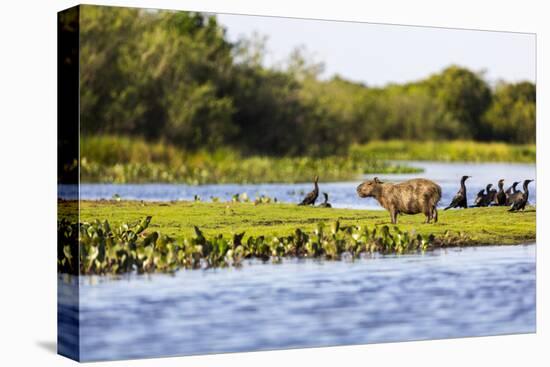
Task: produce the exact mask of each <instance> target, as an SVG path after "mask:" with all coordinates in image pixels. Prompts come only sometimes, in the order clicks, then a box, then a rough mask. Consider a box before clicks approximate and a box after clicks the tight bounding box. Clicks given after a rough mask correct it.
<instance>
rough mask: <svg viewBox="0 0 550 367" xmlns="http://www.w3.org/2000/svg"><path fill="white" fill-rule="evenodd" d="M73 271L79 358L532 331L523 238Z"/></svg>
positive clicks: (63, 309) (67, 308) (62, 305)
mask: <svg viewBox="0 0 550 367" xmlns="http://www.w3.org/2000/svg"><path fill="white" fill-rule="evenodd" d="M72 281H73V282H75V280H74V279H73V280H72ZM78 282H79V285H80V288H79V293H80V336H81V351H80V353H81V354H80V356H81V360H83V361H92V360H106V359H126V358H142V357H154V356H171V355H190V354H204V353H220V352H240V351H256V350H266V349H279V348H298V347H318V346H333V345H345V344H364V343H380V342H394V341H410V340H423V339H438V338H456V337H466V336H482V335H485V336H487V335H499V334H512V333H532V332H535V313H536V312H535V311H536V304H535V298H536V297H535V288H536V282H535V245H520V246H504V247H476V248H464V249H447V250H437V251H433V252H429V253H425V254H412V255H401V256H396V255H392V256H380V255H378V256H373V257H371V258H366V259H361V260H358V261H355V262H345V261H332V262H320V261H314V260H285V261H284V262H283V263H282V264H271V263H267V264H261V263H258V262H250V263H245V264H244V266H243V267H242V268H240V269H235V268H229V269H210V270H182V271H179V272H177V273H176V274H175V275H162V274H156V275H141V276H138V275H128V276H123V277H121V278H118V279H115V278H111V277H104V276H101V277H98V276H82V277H80V280H79V281H78ZM70 287H71V286H70V282H69V283H68V282H67V280H63V278H62V277H60V279H59V294H60V299H59V314H60V317H59V328H60V331H61V332H64V331H67V330H70V325H68V324H66V321H67V320H69V317H70V316H71V315H74V307H72V305H71V302H70V300H71V299H70V298H64V297H63V295H64V294H69V293H70V292H67V289H66V288H70ZM61 347H63V346H61Z"/></svg>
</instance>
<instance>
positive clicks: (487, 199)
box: [474, 184, 496, 206]
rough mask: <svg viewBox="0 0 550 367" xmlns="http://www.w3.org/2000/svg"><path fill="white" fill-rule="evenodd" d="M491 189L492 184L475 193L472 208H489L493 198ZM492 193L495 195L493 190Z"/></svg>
mask: <svg viewBox="0 0 550 367" xmlns="http://www.w3.org/2000/svg"><path fill="white" fill-rule="evenodd" d="M491 187H493V184H488V185H487V187H486V188H485V190H481V191H480V192H478V193H477V197H476V200H475V202H474V206H489V204H491V201H492V198H493V191H491ZM485 191H487V192H485ZM494 193H495V194H496V190H494Z"/></svg>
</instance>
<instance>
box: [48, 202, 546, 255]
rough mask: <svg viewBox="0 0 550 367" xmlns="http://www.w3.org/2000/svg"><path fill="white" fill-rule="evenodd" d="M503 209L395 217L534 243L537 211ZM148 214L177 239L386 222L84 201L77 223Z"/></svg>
mask: <svg viewBox="0 0 550 367" xmlns="http://www.w3.org/2000/svg"><path fill="white" fill-rule="evenodd" d="M69 205H70V204H69V202H62V203H60V206H59V214H60V217H62V218H63V217H68V215H69V214H70V210H69ZM507 209H508V208H506V207H491V208H475V209H467V210H448V211H443V210H440V212H439V213H440V215H439V222H438V223H437V224H424V223H423V221H424V216H423V215H413V216H400V217H399V223H398V226H399V228H400V229H401V230H403V231H411V230H415V231H416V233H420V234H422V235H426V236H427V235H430V234H434V235H435V236H436V237H437V236H443V235H444V234H445V232H446V231H451V232H455V233H458V232H462V233H463V234H464V235H466V236H467V237H468V238H469V243H470V244H472V245H474V244H475V245H509V244H519V243H524V242H533V241H535V237H536V211H535V208H533V207H529V208H528V210H527V211H525V212H522V213H510V212H508V211H507ZM149 215H150V216H152V217H153V221H152V222H151V226H150V229H152V230H158V231H161V232H162V233H163V234H166V235H169V236H172V237H174V238H176V239H183V238H184V237H189V236H192V235H193V226H198V227H199V228H201V230H202V231H203V232H204V233H205V234H206V235H210V236H214V235H217V234H223V235H224V236H225V237H229V236H231V235H232V234H234V233H237V232H243V231H244V232H245V238H247V237H248V236H261V235H264V236H273V235H277V236H284V235H289V234H292V233H294V231H295V230H296V229H297V228H300V229H301V230H304V231H311V230H313V229H314V228H315V226H316V224H317V223H320V222H324V223H329V222H334V221H336V220H339V221H340V223H341V224H342V225H352V224H353V225H363V226H377V225H384V224H390V222H389V214H388V213H387V212H386V211H383V210H352V209H323V208H312V207H299V206H296V205H293V204H259V205H254V204H253V203H204V202H197V203H195V202H166V203H159V202H143V203H142V202H138V201H121V202H116V201H83V202H82V203H81V211H80V220H81V221H83V222H90V221H93V220H95V219H99V220H105V219H106V220H108V221H109V222H110V223H112V224H115V225H116V224H121V223H125V222H133V221H137V220H141V219H142V218H144V217H146V216H149Z"/></svg>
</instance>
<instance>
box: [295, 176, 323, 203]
mask: <svg viewBox="0 0 550 367" xmlns="http://www.w3.org/2000/svg"><path fill="white" fill-rule="evenodd" d="M318 182H319V176H315V178H314V182H313V184H314V188H313V191H311V192H310V193H309V194H307V195H306V197H305V198H304V200H302V202H301V203H300V204H298V205H315V201H316V200H317V197H318V196H319V185H318V184H317V183H318Z"/></svg>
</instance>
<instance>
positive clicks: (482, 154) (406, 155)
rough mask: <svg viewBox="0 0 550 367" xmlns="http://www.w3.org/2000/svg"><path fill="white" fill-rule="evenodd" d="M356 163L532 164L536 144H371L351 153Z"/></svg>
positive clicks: (413, 142)
mask: <svg viewBox="0 0 550 367" xmlns="http://www.w3.org/2000/svg"><path fill="white" fill-rule="evenodd" d="M350 152H351V155H352V156H355V158H356V159H358V158H360V157H371V158H375V159H381V160H385V159H389V160H420V161H422V160H429V161H443V162H513V163H535V160H536V146H535V144H525V145H512V144H506V143H494V142H491V143H481V142H475V141H462V140H457V141H405V140H389V141H372V142H369V143H368V144H365V145H356V146H353V147H352V148H351V149H350Z"/></svg>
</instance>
